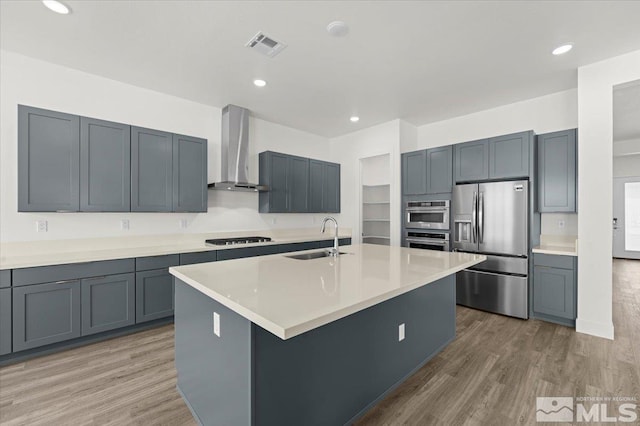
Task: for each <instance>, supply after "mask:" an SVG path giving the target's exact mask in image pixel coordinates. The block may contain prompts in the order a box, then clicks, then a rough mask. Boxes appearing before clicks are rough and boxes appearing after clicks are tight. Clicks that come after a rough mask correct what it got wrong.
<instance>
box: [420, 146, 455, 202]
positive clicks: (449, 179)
mask: <svg viewBox="0 0 640 426" xmlns="http://www.w3.org/2000/svg"><path fill="white" fill-rule="evenodd" d="M452 157H453V147H452V146H451V145H449V146H443V147H439V148H430V149H428V150H427V157H426V160H427V173H426V177H427V182H426V190H427V194H443V193H449V192H451V190H452V186H453V158H452Z"/></svg>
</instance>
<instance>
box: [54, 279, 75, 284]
mask: <svg viewBox="0 0 640 426" xmlns="http://www.w3.org/2000/svg"><path fill="white" fill-rule="evenodd" d="M74 281H78V280H62V281H56V282H55V283H54V284H66V283H72V282H74Z"/></svg>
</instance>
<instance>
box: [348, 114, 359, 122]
mask: <svg viewBox="0 0 640 426" xmlns="http://www.w3.org/2000/svg"><path fill="white" fill-rule="evenodd" d="M349 120H351V122H352V123H357V122H358V121H360V117H358V116H355V115H354V116H353V117H351V118H349Z"/></svg>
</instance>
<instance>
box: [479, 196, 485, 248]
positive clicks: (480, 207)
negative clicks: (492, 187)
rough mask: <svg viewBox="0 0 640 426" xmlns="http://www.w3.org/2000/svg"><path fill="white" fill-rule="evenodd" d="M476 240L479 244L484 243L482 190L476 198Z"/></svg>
mask: <svg viewBox="0 0 640 426" xmlns="http://www.w3.org/2000/svg"><path fill="white" fill-rule="evenodd" d="M478 240H479V242H480V244H482V243H484V192H482V191H480V199H479V200H478Z"/></svg>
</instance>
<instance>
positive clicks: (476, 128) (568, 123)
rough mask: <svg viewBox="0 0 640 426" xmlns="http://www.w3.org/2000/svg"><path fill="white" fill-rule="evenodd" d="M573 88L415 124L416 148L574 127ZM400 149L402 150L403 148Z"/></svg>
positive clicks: (576, 119) (576, 125)
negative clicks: (528, 131) (421, 124)
mask: <svg viewBox="0 0 640 426" xmlns="http://www.w3.org/2000/svg"><path fill="white" fill-rule="evenodd" d="M577 106H578V99H577V91H576V89H572V90H567V91H564V92H558V93H553V94H551V95H547V96H542V97H539V98H534V99H528V100H526V101H521V102H516V103H513V104H509V105H503V106H501V107H498V108H493V109H488V110H485V111H480V112H477V113H474V114H469V115H465V116H462V117H456V118H452V119H449V120H444V121H439V122H436V123H429V124H425V125H424V126H420V127H418V143H417V148H415V149H423V148H432V147H436V146H442V145H450V144H454V143H459V142H466V141H472V140H475V139H483V138H488V137H492V136H499V135H506V134H509V133H515V132H521V131H525V130H533V131H534V132H535V133H537V134H542V133H548V132H553V131H556V130H565V129H572V128H575V127H578V109H577ZM403 152H406V151H404V150H403Z"/></svg>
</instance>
